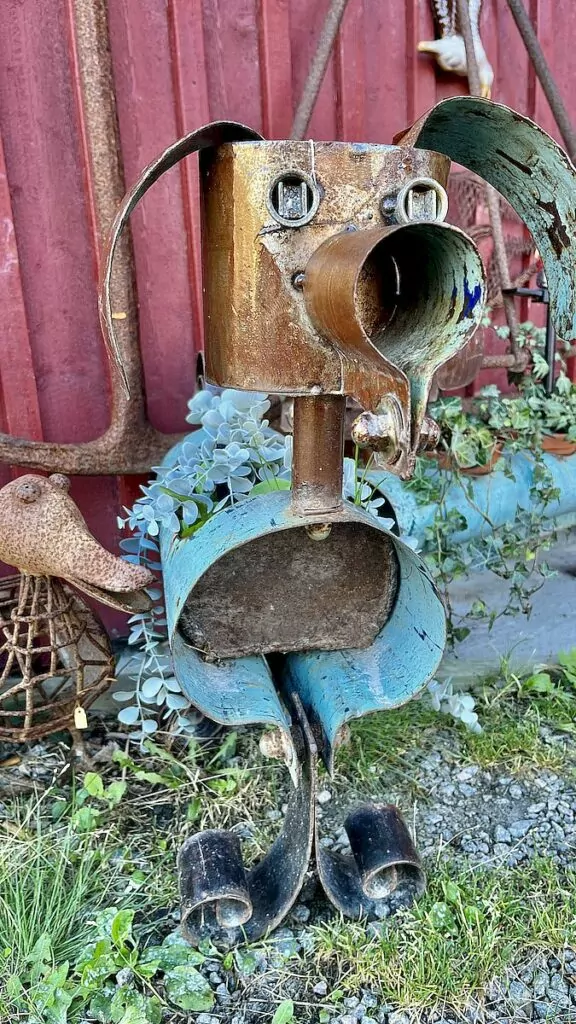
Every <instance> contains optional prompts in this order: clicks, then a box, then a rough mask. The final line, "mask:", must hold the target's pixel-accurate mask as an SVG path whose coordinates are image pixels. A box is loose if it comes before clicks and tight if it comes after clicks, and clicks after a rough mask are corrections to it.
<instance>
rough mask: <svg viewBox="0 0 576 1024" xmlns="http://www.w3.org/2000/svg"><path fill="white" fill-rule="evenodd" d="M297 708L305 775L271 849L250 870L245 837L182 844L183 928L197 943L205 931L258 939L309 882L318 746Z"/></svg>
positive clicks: (225, 938) (224, 940)
mask: <svg viewBox="0 0 576 1024" xmlns="http://www.w3.org/2000/svg"><path fill="white" fill-rule="evenodd" d="M294 710H295V715H296V718H297V719H298V721H299V725H300V729H298V728H296V729H294V731H293V738H294V741H295V743H296V745H297V749H299V751H300V765H299V771H298V780H297V785H296V786H295V788H294V789H293V790H292V796H291V799H290V802H289V804H288V810H287V811H286V817H285V820H284V827H283V829H282V832H281V833H280V835H279V836H278V838H277V839H276V841H275V842H274V843H273V845H272V846H271V848H270V850H269V851H268V853H267V854H266V856H265V857H264V858H263V859H262V860H261V861H259V863H258V864H256V866H255V867H254V868H252V870H251V871H249V872H246V871H245V869H244V864H243V861H242V850H241V846H240V840H239V839H238V836H236V835H234V833H231V832H224V831H220V830H217V829H214V830H209V831H207V832H198V833H196V835H193V836H191V837H190V838H189V839H187V840H186V842H185V843H184V845H183V847H182V849H181V851H180V854H179V857H178V872H179V883H180V897H181V906H182V931H183V933H184V935H185V937H186V939H187V940H188V942H191V943H192V945H198V943H199V942H200V941H201V940H202V939H205V938H209V939H211V941H212V942H214V943H215V944H216V945H220V946H225V947H229V946H234V945H237V944H239V943H241V942H254V941H255V940H256V939H259V938H260V937H261V936H262V935H264V934H265V933H266V932H268V931H270V930H271V929H273V928H275V927H276V926H277V925H278V924H279V923H280V921H281V920H282V919H283V918H284V917H285V916H286V914H287V913H288V911H289V910H290V908H291V907H292V905H293V903H294V901H295V900H296V898H297V897H298V893H299V892H300V889H301V888H302V885H303V883H304V878H305V875H306V871H307V869H308V864H309V861H310V856H311V853H312V841H313V835H314V795H315V788H316V758H317V752H316V747H315V744H314V740H313V738H312V735H311V733H310V730H309V727H308V723H307V722H306V720H305V718H304V716H303V713H302V711H301V706H300V705H299V702H298V699H297V698H295V700H294ZM303 734H304V735H303Z"/></svg>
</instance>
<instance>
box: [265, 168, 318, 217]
mask: <svg viewBox="0 0 576 1024" xmlns="http://www.w3.org/2000/svg"><path fill="white" fill-rule="evenodd" d="M319 203H320V192H319V189H318V186H317V185H316V183H315V182H313V181H312V179H311V178H310V177H309V176H308V175H307V174H304V173H303V172H302V171H289V172H288V173H286V174H282V175H281V176H280V177H279V178H276V179H275V181H274V182H273V183H272V185H271V187H270V191H269V193H268V209H269V211H270V213H271V214H272V216H273V217H274V220H276V221H278V223H279V224H283V225H284V227H287V228H300V227H302V226H303V225H304V224H308V223H309V222H310V221H311V220H312V218H313V216H314V214H315V213H316V210H317V209H318V205H319Z"/></svg>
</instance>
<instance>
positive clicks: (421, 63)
mask: <svg viewBox="0 0 576 1024" xmlns="http://www.w3.org/2000/svg"><path fill="white" fill-rule="evenodd" d="M433 38H434V19H433V17H432V10H431V5H430V3H429V0H407V3H406V43H405V46H406V88H407V107H406V117H407V123H411V122H412V121H415V120H416V118H418V117H420V116H421V115H422V114H424V113H425V111H426V110H429V109H430V107H433V106H434V103H435V102H436V74H435V68H436V66H437V65H436V61H435V60H434V59H433V58H431V57H430V55H429V54H424V53H418V43H420V42H422V41H423V40H425V39H433Z"/></svg>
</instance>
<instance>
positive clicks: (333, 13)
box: [291, 0, 348, 139]
mask: <svg viewBox="0 0 576 1024" xmlns="http://www.w3.org/2000/svg"><path fill="white" fill-rule="evenodd" d="M347 2H348V0H331V3H330V6H329V7H328V11H327V13H326V18H325V20H324V24H323V26H322V31H321V32H320V38H319V39H318V45H317V47H316V52H315V54H314V56H313V58H312V63H311V64H310V68H309V71H308V77H307V78H306V83H305V85H304V89H303V91H302V96H301V99H300V102H299V104H298V107H297V109H296V113H295V114H294V121H293V124H292V135H291V138H292V139H303V138H304V136H305V134H306V130H307V128H308V125H309V124H310V118H311V117H312V111H313V110H314V106H315V104H316V100H317V99H318V93H319V92H320V87H321V85H322V82H323V81H324V75H325V74H326V68H327V67H328V61H329V60H330V54H331V52H332V47H333V46H334V41H335V39H336V36H337V35H338V29H339V28H340V22H341V21H342V17H343V15H344V11H345V10H346V4H347Z"/></svg>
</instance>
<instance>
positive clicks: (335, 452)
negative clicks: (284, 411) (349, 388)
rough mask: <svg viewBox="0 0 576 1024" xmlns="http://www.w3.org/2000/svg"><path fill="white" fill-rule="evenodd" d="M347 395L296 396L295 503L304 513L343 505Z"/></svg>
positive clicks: (332, 510) (335, 508) (293, 480)
mask: <svg viewBox="0 0 576 1024" xmlns="http://www.w3.org/2000/svg"><path fill="white" fill-rule="evenodd" d="M345 413H346V398H345V396H344V395H318V396H312V395H310V396H306V397H301V398H295V399H294V451H293V455H292V504H293V507H294V510H295V511H296V512H298V513H299V514H300V515H307V514H308V515H310V514H312V513H313V514H315V513H317V512H334V511H336V510H337V509H338V508H340V507H341V505H342V476H343V466H344V462H343V455H344V418H345Z"/></svg>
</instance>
